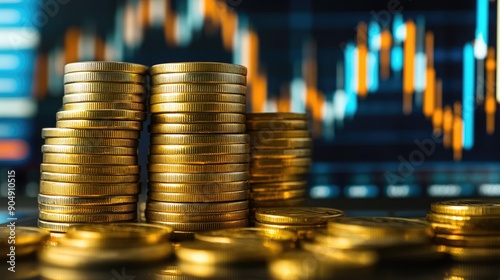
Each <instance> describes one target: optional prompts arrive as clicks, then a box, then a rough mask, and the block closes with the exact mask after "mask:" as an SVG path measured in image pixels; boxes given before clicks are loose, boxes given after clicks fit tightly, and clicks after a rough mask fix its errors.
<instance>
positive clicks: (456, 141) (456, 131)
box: [452, 102, 464, 161]
mask: <svg viewBox="0 0 500 280" xmlns="http://www.w3.org/2000/svg"><path fill="white" fill-rule="evenodd" d="M453 111H454V112H453V143H452V149H453V159H454V160H456V161H458V160H461V159H462V149H463V146H464V145H463V135H464V133H463V120H462V105H461V104H460V103H459V102H456V103H455V104H454V106H453Z"/></svg>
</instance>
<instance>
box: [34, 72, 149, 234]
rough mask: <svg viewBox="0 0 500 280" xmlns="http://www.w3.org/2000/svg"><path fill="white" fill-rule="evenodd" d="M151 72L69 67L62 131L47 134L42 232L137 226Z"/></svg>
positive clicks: (59, 117)
mask: <svg viewBox="0 0 500 280" xmlns="http://www.w3.org/2000/svg"><path fill="white" fill-rule="evenodd" d="M147 70H148V68H147V67H146V66H143V65H139V64H131V63H121V62H77V63H70V64H67V65H66V67H65V76H64V83H65V85H64V97H63V108H62V110H61V111H59V112H58V113H57V124H56V126H57V127H56V128H45V129H43V131H42V137H43V138H45V145H43V146H42V152H43V153H44V154H43V163H42V164H41V166H40V171H41V180H40V195H39V197H38V202H39V210H40V212H39V222H38V224H39V226H40V227H41V228H45V229H48V230H50V231H52V232H66V230H67V229H68V228H69V226H71V225H75V224H80V223H103V222H118V221H132V220H136V218H137V217H136V216H137V199H138V196H137V195H138V194H139V193H140V183H139V176H140V167H139V165H138V157H137V147H138V141H139V137H140V132H141V130H142V127H143V121H144V119H145V118H146V112H145V103H144V100H145V96H146V92H147V89H146V87H145V82H146V79H147V76H146V74H147Z"/></svg>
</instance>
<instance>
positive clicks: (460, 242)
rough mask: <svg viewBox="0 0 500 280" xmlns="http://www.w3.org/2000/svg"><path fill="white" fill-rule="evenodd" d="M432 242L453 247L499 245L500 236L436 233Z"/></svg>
mask: <svg viewBox="0 0 500 280" xmlns="http://www.w3.org/2000/svg"><path fill="white" fill-rule="evenodd" d="M432 238H433V240H434V243H436V244H443V245H448V246H453V247H500V236H497V235H492V236H474V235H457V234H436V235H434V236H433V237H432Z"/></svg>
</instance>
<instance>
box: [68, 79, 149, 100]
mask: <svg viewBox="0 0 500 280" xmlns="http://www.w3.org/2000/svg"><path fill="white" fill-rule="evenodd" d="M75 93H76V94H80V93H104V94H139V95H145V94H146V93H147V89H146V87H145V86H144V85H141V84H131V83H110V82H82V83H71V84H65V85H64V95H67V94H75ZM141 98H142V97H141Z"/></svg>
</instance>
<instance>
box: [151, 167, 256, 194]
mask: <svg viewBox="0 0 500 280" xmlns="http://www.w3.org/2000/svg"><path fill="white" fill-rule="evenodd" d="M200 166H202V165H200ZM247 189H248V182H246V181H239V182H204V183H201V184H191V183H188V184H184V183H158V182H148V190H149V191H151V192H168V193H220V192H234V191H242V190H247Z"/></svg>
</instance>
